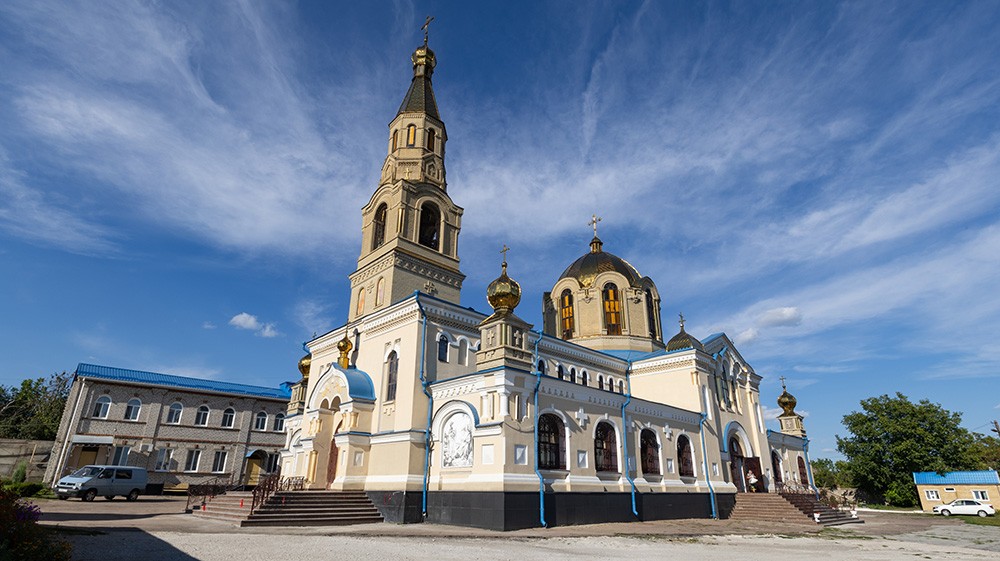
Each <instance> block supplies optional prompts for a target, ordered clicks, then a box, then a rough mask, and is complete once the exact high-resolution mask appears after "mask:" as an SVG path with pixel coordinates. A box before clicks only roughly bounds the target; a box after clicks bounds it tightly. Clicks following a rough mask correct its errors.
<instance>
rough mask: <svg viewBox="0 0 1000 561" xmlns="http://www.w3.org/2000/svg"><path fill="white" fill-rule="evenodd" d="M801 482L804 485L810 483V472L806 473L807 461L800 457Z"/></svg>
mask: <svg viewBox="0 0 1000 561" xmlns="http://www.w3.org/2000/svg"><path fill="white" fill-rule="evenodd" d="M799 481H801V482H802V483H806V484H808V483H809V472H808V471H806V461H805V460H803V459H802V456H799Z"/></svg>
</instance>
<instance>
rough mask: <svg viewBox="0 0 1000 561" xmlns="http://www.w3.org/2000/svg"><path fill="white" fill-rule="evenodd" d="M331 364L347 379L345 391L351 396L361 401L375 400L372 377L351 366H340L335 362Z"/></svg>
mask: <svg viewBox="0 0 1000 561" xmlns="http://www.w3.org/2000/svg"><path fill="white" fill-rule="evenodd" d="M332 366H333V367H334V368H335V369H336V370H337V371H339V372H340V373H341V374H343V375H344V378H346V379H347V393H348V395H350V396H351V398H353V399H359V400H363V401H375V384H373V383H372V379H371V377H370V376H369V375H368V374H366V373H365V372H363V371H361V370H358V369H357V368H355V367H353V366H352V367H350V368H342V367H341V366H340V365H339V364H337V363H333V364H332Z"/></svg>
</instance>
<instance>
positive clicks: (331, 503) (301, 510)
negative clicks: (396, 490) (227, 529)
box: [193, 491, 382, 526]
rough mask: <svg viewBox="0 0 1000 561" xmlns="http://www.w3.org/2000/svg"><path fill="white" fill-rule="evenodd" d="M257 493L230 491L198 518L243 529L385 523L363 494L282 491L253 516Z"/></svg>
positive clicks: (207, 507) (214, 500)
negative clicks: (226, 522)
mask: <svg viewBox="0 0 1000 561" xmlns="http://www.w3.org/2000/svg"><path fill="white" fill-rule="evenodd" d="M252 502H253V493H250V492H242V491H230V492H228V493H226V494H225V495H219V496H217V497H215V498H214V499H211V500H210V501H208V502H207V503H206V505H205V508H204V509H196V510H194V511H193V514H194V515H195V516H200V517H204V518H212V519H215V520H225V521H229V522H233V523H236V524H239V525H240V526H342V525H346V524H372V523H375V522H382V515H381V514H380V513H379V511H378V509H376V508H375V505H373V504H372V502H371V501H370V500H369V499H368V496H367V495H366V494H365V493H364V492H363V491H279V492H277V493H275V494H274V495H272V496H271V497H270V498H269V499H268V500H267V502H266V503H264V505H263V506H261V507H258V508H257V510H256V511H255V512H254V513H253V514H250V505H251V503H252Z"/></svg>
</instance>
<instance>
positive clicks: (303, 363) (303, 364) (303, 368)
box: [299, 353, 312, 378]
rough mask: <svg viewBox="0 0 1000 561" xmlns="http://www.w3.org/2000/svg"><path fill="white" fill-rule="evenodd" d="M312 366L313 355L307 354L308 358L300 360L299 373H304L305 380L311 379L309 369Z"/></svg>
mask: <svg viewBox="0 0 1000 561" xmlns="http://www.w3.org/2000/svg"><path fill="white" fill-rule="evenodd" d="M311 365H312V355H311V354H309V353H306V356H304V357H302V358H300V359H299V372H301V373H302V377H303V378H308V377H309V367H310V366H311Z"/></svg>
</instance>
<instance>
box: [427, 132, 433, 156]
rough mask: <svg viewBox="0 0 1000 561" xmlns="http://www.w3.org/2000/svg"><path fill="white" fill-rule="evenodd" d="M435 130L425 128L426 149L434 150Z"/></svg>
mask: <svg viewBox="0 0 1000 561" xmlns="http://www.w3.org/2000/svg"><path fill="white" fill-rule="evenodd" d="M434 140H435V132H434V129H427V149H428V150H430V151H431V152H433V151H434Z"/></svg>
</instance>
